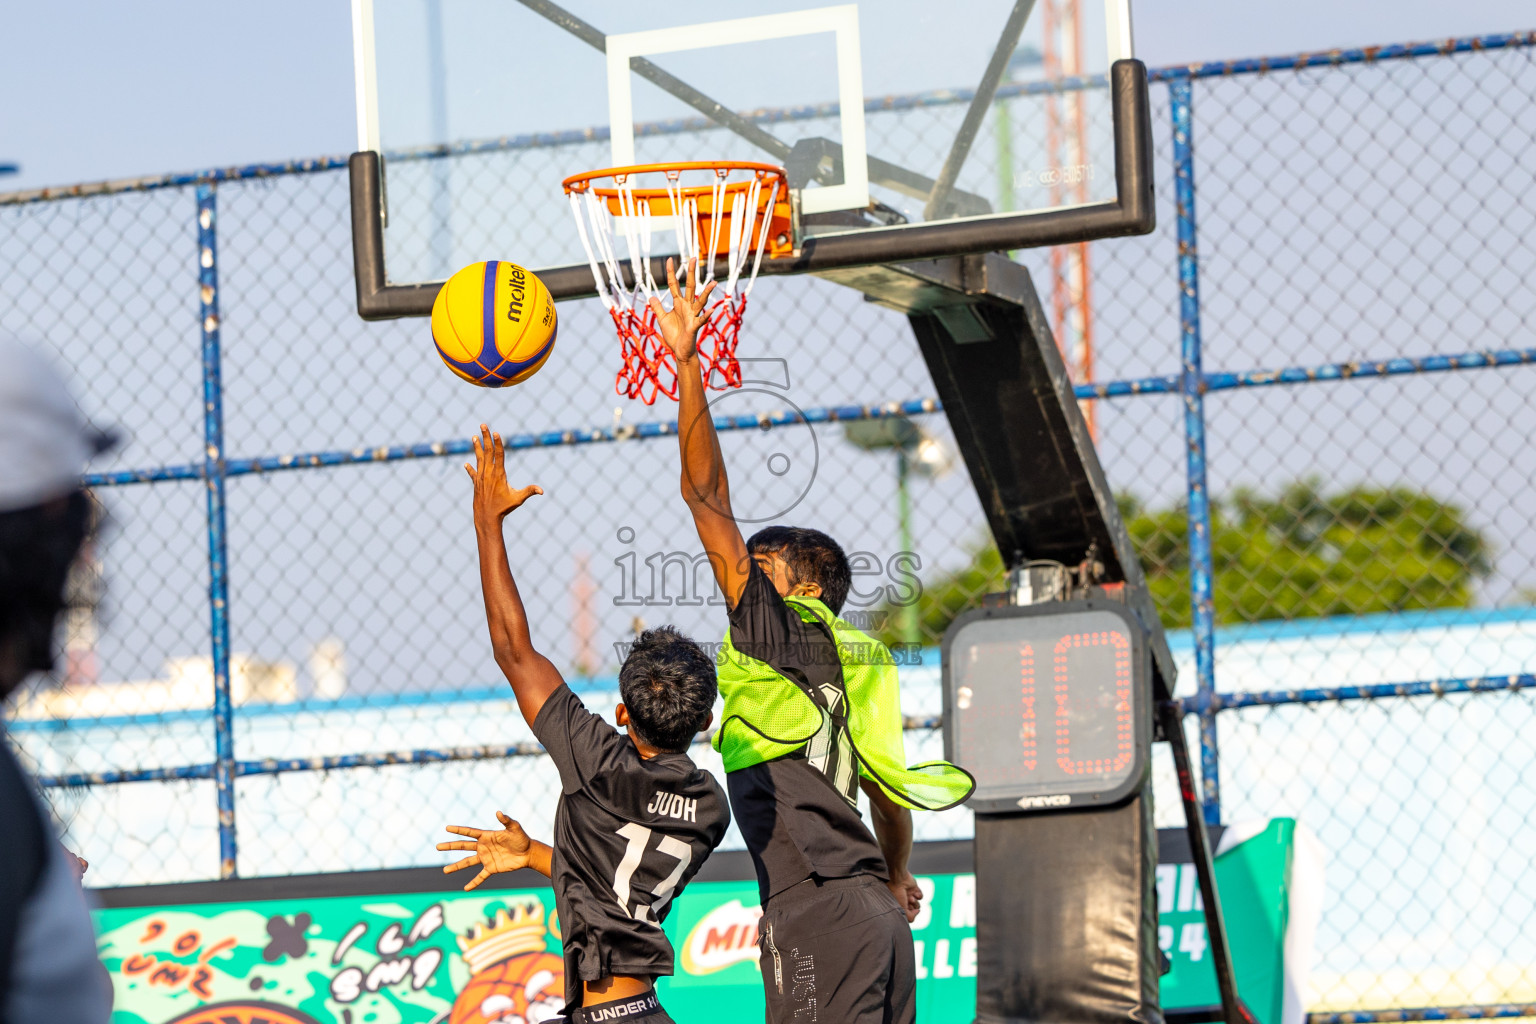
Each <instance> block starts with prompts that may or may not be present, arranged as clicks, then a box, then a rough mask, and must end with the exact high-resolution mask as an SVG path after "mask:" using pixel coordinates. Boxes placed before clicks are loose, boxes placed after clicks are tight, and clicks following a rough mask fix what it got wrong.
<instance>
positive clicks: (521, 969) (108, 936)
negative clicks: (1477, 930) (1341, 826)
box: [97, 822, 1290, 1024]
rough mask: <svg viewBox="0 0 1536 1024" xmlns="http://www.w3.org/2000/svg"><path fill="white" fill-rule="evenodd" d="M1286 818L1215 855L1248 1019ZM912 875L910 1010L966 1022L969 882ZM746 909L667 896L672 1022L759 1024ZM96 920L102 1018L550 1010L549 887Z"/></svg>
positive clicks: (513, 1014) (516, 1022)
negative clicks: (111, 1001) (916, 903)
mask: <svg viewBox="0 0 1536 1024" xmlns="http://www.w3.org/2000/svg"><path fill="white" fill-rule="evenodd" d="M1287 826H1288V823H1285V822H1275V823H1271V827H1270V828H1269V829H1268V830H1266V831H1265V832H1264V833H1262V834H1261V835H1258V836H1255V837H1254V838H1253V839H1250V840H1248V841H1246V842H1243V843H1241V844H1239V845H1237V846H1236V847H1234V848H1233V849H1231V850H1229V851H1227V852H1226V853H1224V854H1223V855H1222V856H1221V857H1220V858H1219V860H1218V872H1219V873H1218V881H1219V884H1220V885H1221V887H1222V891H1223V893H1224V895H1223V903H1225V904H1227V905H1228V906H1229V910H1228V914H1229V917H1228V922H1229V927H1230V928H1231V930H1232V945H1233V951H1234V956H1235V958H1236V959H1237V966H1238V971H1239V982H1240V985H1241V987H1242V989H1243V993H1244V997H1245V999H1246V1000H1247V1001H1249V1003H1250V1006H1251V1007H1252V1009H1253V1010H1254V1012H1255V1016H1257V1017H1258V1018H1259V1020H1260V1021H1261V1022H1263V1024H1281V1021H1280V1018H1279V1015H1278V1011H1279V1005H1280V1003H1279V991H1280V985H1281V969H1282V955H1281V946H1282V939H1283V934H1284V928H1285V917H1284V906H1285V890H1286V871H1287V870H1288V863H1289V858H1288V853H1287V851H1288V848H1289V843H1288V841H1289V835H1290V833H1289V828H1288V827H1287ZM1165 860H1166V858H1165ZM386 874H387V873H386ZM918 882H919V884H920V885H921V886H922V888H923V894H924V896H925V899H924V901H923V910H922V913H921V915H920V916H919V917H918V919H917V920H916V921H914V922H913V925H912V936H913V942H914V946H915V950H916V954H917V977H918V1019H919V1020H922V1021H925V1022H931V1024H969V1022H970V1021H971V1020H972V1019H973V1018H974V1015H975V1004H976V937H975V923H976V920H975V919H976V892H975V878H974V876H973V875H971V874H969V873H953V874H926V875H920V876H919V877H918ZM208 888H209V887H208V886H202V887H199V891H206V890H207V889H208ZM1158 897H1159V904H1160V910H1161V927H1160V929H1159V940H1160V945H1161V946H1162V947H1163V949H1164V951H1165V952H1166V954H1167V955H1168V958H1169V960H1170V962H1171V964H1172V970H1171V971H1170V973H1169V974H1168V975H1166V976H1165V977H1164V978H1163V987H1162V993H1163V1005H1164V1006H1165V1007H1176V1006H1185V1007H1187V1006H1199V1005H1209V1004H1211V1003H1214V1002H1215V1001H1216V999H1215V983H1214V976H1213V975H1212V973H1211V969H1210V954H1209V948H1208V943H1207V940H1206V936H1205V923H1204V917H1203V915H1202V913H1201V910H1202V905H1201V903H1200V896H1199V890H1198V886H1197V884H1196V879H1195V872H1194V868H1193V866H1192V865H1189V864H1181V863H1176V862H1175V863H1164V864H1163V865H1162V866H1161V867H1160V868H1159V871H1158ZM760 917H761V909H760V908H759V906H758V900H757V886H756V884H755V882H752V881H749V880H740V881H734V880H732V881H696V882H694V883H693V884H692V885H690V886H689V887H688V888H687V890H685V891H684V893H683V894H682V896H680V897H679V898H678V899H677V901H676V904H675V906H674V908H673V910H672V913H671V915H670V916H669V917H668V919H667V922H666V926H665V928H666V932H667V935H668V938H669V939H670V940H671V941H672V944H673V947H674V949H676V951H677V973H676V975H675V976H674V977H672V978H666V979H662V981H661V982H660V983H659V990H660V995H661V999H662V1002H663V1004H664V1005H665V1006H666V1007H667V1009H668V1010H669V1011H670V1012H671V1014H672V1015H673V1017H674V1018H675V1019H677V1020H678V1021H679V1022H680V1024H686V1022H687V1021H694V1020H697V1021H705V1020H722V1019H726V1017H725V1016H722V1009H723V1008H729V1014H728V1018H729V1019H730V1020H740V1021H751V1020H761V1019H762V1014H763V993H762V980H761V975H760V974H759V971H758V963H757V953H758V950H757V926H758V919H759V918H760ZM97 927H98V932H99V934H100V950H101V956H102V961H103V963H104V964H105V965H106V967H107V969H108V971H109V972H110V974H111V975H112V980H113V986H114V992H115V1008H114V1014H113V1021H114V1024H330V1022H333V1021H334V1022H337V1024H536V1022H540V1021H545V1020H549V1019H550V1018H551V1017H554V1016H556V1015H557V1014H558V1013H559V1011H560V1009H561V1007H562V1005H563V1003H564V997H563V992H564V984H565V979H564V964H563V962H562V960H561V957H560V922H559V920H558V919H557V917H556V915H555V912H554V898H553V894H552V893H551V892H550V891H549V890H548V889H516V890H509V889H503V890H492V891H486V890H483V889H482V890H476V892H474V893H462V892H415V893H398V892H397V893H382V894H369V895H335V896H326V895H321V896H309V897H305V898H292V899H261V900H243V901H242V902H240V903H238V904H237V903H228V902H218V903H213V902H205V903H186V904H181V905H164V906H131V907H130V906H120V907H109V908H107V909H104V910H100V911H98V912H97Z"/></svg>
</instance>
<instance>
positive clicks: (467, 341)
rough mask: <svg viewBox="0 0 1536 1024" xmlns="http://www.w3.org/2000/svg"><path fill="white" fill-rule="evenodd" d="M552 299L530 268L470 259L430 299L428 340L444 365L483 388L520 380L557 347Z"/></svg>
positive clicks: (495, 261)
mask: <svg viewBox="0 0 1536 1024" xmlns="http://www.w3.org/2000/svg"><path fill="white" fill-rule="evenodd" d="M558 327H559V321H558V318H557V317H556V316H555V300H554V299H553V298H551V297H550V294H549V289H548V288H546V287H545V286H544V282H543V281H540V280H539V279H538V276H537V275H535V274H534V273H533V272H531V271H529V270H525V269H524V268H522V267H520V266H518V265H517V264H516V263H508V262H506V261H505V260H487V261H485V262H484V263H471V264H470V265H469V266H467V267H465V268H464V269H463V270H460V271H458V272H457V273H456V274H454V275H453V276H452V277H450V278H449V279H448V280H447V282H445V283H444V284H443V287H442V289H441V290H439V291H438V293H437V299H436V301H434V302H433V303H432V340H433V341H435V342H436V343H437V354H438V355H439V356H441V357H442V359H443V362H444V363H446V364H448V369H450V370H452V371H453V372H454V373H456V374H458V375H459V376H460V377H462V378H464V379H465V380H467V381H469V382H470V383H471V384H478V385H480V386H481V387H483V388H504V387H506V386H507V385H509V384H521V383H522V382H523V381H525V380H527V379H528V378H529V377H532V376H533V375H534V374H535V373H538V372H539V367H541V366H543V365H544V362H545V360H547V359H548V358H549V353H550V352H551V351H553V350H554V347H555V334H556V332H557V329H558Z"/></svg>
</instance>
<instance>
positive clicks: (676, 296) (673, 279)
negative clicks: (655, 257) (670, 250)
mask: <svg viewBox="0 0 1536 1024" xmlns="http://www.w3.org/2000/svg"><path fill="white" fill-rule="evenodd" d="M667 287H668V288H669V289H670V290H671V292H672V301H673V302H678V301H680V300H681V299H682V297H683V294H682V292H680V291H678V290H677V264H676V263H674V262H673V261H672V257H671V256H668V257H667Z"/></svg>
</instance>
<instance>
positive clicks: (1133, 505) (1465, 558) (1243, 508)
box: [884, 479, 1493, 641]
mask: <svg viewBox="0 0 1536 1024" xmlns="http://www.w3.org/2000/svg"><path fill="white" fill-rule="evenodd" d="M1120 512H1121V515H1122V516H1123V517H1124V518H1125V522H1126V528H1127V530H1128V531H1129V533H1130V535H1131V541H1132V543H1133V544H1134V545H1135V547H1136V550H1137V553H1138V554H1139V555H1140V556H1141V563H1142V567H1143V569H1144V571H1145V572H1146V574H1147V584H1148V586H1149V587H1150V589H1151V591H1152V597H1153V600H1154V601H1155V602H1156V603H1157V607H1158V610H1159V612H1160V613H1161V615H1162V618H1163V622H1164V623H1165V624H1166V625H1168V626H1171V627H1181V626H1188V625H1189V624H1190V598H1189V550H1188V529H1189V527H1188V520H1187V519H1186V513H1185V509H1184V507H1183V506H1182V505H1180V506H1173V507H1169V508H1163V509H1147V508H1144V507H1143V506H1142V505H1141V503H1140V502H1138V501H1137V500H1136V499H1135V498H1134V497H1123V498H1121V499H1120ZM1211 561H1212V568H1213V570H1214V572H1213V578H1214V584H1215V586H1214V598H1215V613H1216V621H1217V622H1222V623H1234V622H1256V621H1260V620H1264V619H1300V618H1312V617H1318V616H1329V615H1366V614H1370V613H1373V612H1400V611H1409V610H1414V609H1425V608H1466V607H1468V606H1470V605H1471V604H1472V597H1473V593H1472V591H1473V585H1474V584H1475V583H1476V581H1477V580H1478V579H1480V578H1483V577H1485V576H1487V575H1488V574H1489V573H1490V572H1492V568H1493V567H1492V564H1491V562H1490V545H1489V543H1488V541H1487V539H1486V538H1485V537H1484V536H1483V534H1482V532H1481V531H1479V530H1478V529H1476V528H1475V527H1473V526H1470V525H1468V523H1467V517H1466V513H1465V512H1463V511H1462V510H1461V509H1460V508H1459V507H1457V506H1456V505H1452V504H1449V503H1446V502H1442V501H1439V500H1437V499H1436V498H1434V497H1433V496H1431V495H1429V494H1426V493H1424V492H1422V491H1416V490H1413V489H1411V488H1407V487H1388V488H1376V487H1364V486H1357V487H1352V488H1349V489H1347V490H1343V491H1338V492H1335V493H1332V494H1325V493H1324V492H1323V491H1322V488H1321V485H1320V483H1319V481H1317V480H1315V479H1309V480H1302V481H1297V482H1296V483H1293V484H1291V485H1289V486H1288V487H1286V488H1285V489H1284V490H1282V491H1281V492H1280V494H1279V495H1278V496H1277V497H1274V498H1265V497H1263V496H1261V495H1259V494H1258V493H1257V492H1255V491H1252V490H1249V489H1240V490H1237V491H1234V492H1233V494H1232V495H1231V497H1230V498H1228V499H1225V500H1218V501H1215V502H1213V503H1212V508H1211ZM1004 576H1005V574H1004V571H1003V564H1002V559H1000V558H999V557H998V554H997V549H996V548H994V547H993V546H992V545H990V544H986V545H984V546H982V545H978V546H977V547H976V548H975V549H974V551H973V553H972V557H971V560H970V563H969V564H968V565H966V566H965V567H964V568H963V569H961V570H959V571H958V572H950V573H945V574H943V575H941V576H938V577H936V578H935V579H933V580H932V581H930V582H925V584H924V588H923V594H922V597H921V598H920V599H919V603H918V608H919V617H920V621H921V623H922V627H923V633H924V635H925V636H926V637H929V638H931V639H937V638H938V637H940V636H942V635H943V633H944V630H945V628H947V627H948V625H949V623H950V621H951V620H952V619H953V618H954V617H955V616H956V615H957V614H959V612H960V611H961V610H963V609H965V608H968V607H972V606H974V605H975V603H976V602H977V600H979V598H980V596H981V595H982V594H984V593H989V592H995V591H998V590H1001V589H1003V586H1004ZM884 639H886V640H887V641H889V640H892V639H894V637H884Z"/></svg>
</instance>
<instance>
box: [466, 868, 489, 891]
mask: <svg viewBox="0 0 1536 1024" xmlns="http://www.w3.org/2000/svg"><path fill="white" fill-rule="evenodd" d="M490 877H491V872H490V870H489V869H488V868H481V869H480V873H479V874H478V875H476V876H475V877H474V878H471V879H470V880H469V882H468V884H466V885H465V886H464V891H465V892H469V890H471V889H473V888H474V887H475V886H477V885H479V884H480V883H481V882H483V881H485V880H486V879H487V878H490Z"/></svg>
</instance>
